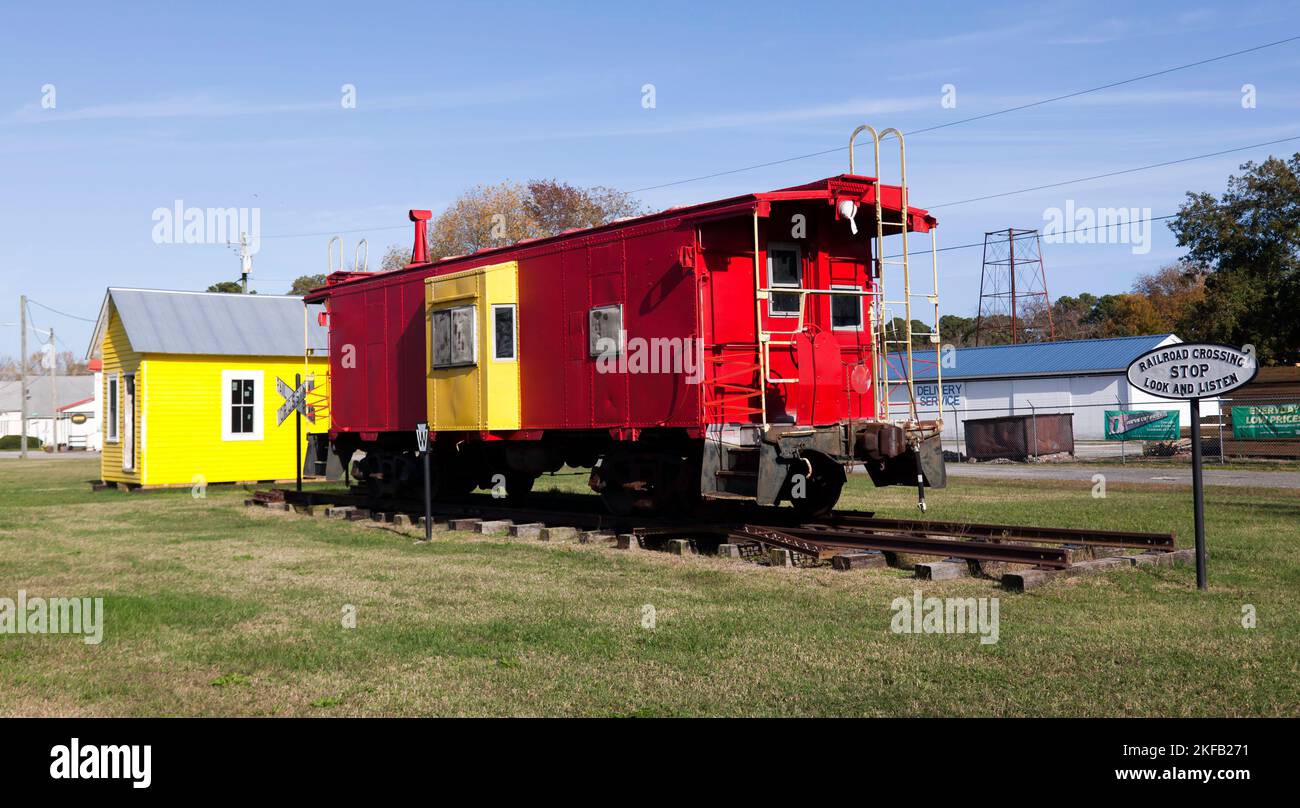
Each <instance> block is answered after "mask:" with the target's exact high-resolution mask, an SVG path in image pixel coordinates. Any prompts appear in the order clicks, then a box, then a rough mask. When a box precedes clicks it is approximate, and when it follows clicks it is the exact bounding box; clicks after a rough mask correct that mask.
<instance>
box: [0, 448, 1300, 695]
mask: <svg viewBox="0 0 1300 808" xmlns="http://www.w3.org/2000/svg"><path fill="white" fill-rule="evenodd" d="M96 472H97V468H96V467H95V466H94V465H93V463H92V462H86V461H81V460H76V461H69V460H47V459H35V460H30V461H27V462H21V461H17V460H0V597H7V598H15V599H16V598H17V593H18V590H20V589H22V590H25V591H26V592H27V595H28V596H29V597H33V596H90V597H94V596H102V597H103V598H104V599H105V613H106V614H105V621H104V638H103V642H102V643H101V644H100V645H98V646H91V645H86V644H85V643H83V642H82V640H81V639H80V638H79V637H76V636H68V635H61V636H60V635H46V636H33V635H25V636H15V635H0V715H311V716H337V715H590V716H611V715H640V716H662V715H852V716H857V715H917V716H924V715H1298V714H1300V609H1298V608H1297V604H1296V600H1295V599H1296V596H1297V594H1300V561H1297V552H1300V497H1298V496H1297V494H1296V492H1293V491H1292V492H1287V491H1280V490H1246V489H1228V488H1211V489H1208V494H1207V514H1208V524H1209V528H1208V533H1209V543H1210V548H1211V553H1212V557H1211V560H1210V584H1211V589H1210V591H1209V592H1208V593H1200V592H1197V591H1196V589H1195V585H1194V572H1193V570H1192V568H1191V566H1189V565H1184V566H1178V567H1143V568H1139V569H1130V570H1125V571H1122V572H1115V573H1109V574H1106V575H1103V576H1098V577H1089V578H1076V579H1070V580H1066V581H1061V582H1057V583H1053V584H1051V585H1049V586H1047V587H1044V588H1041V589H1036V590H1032V591H1031V592H1028V593H1024V594H1012V593H1005V592H1002V591H1001V590H999V589H998V588H997V587H996V586H995V585H994V584H993V583H992V582H990V581H986V580H961V581H952V582H923V583H918V582H915V581H913V580H912V579H911V578H910V577H909V574H908V573H904V572H902V571H899V570H870V571H856V572H850V573H839V572H834V571H831V570H829V569H779V568H766V567H758V566H754V565H750V564H746V563H744V562H738V561H723V560H718V559H712V558H703V557H692V558H679V557H674V556H669V555H667V554H660V553H627V552H620V551H618V550H614V549H610V548H606V547H598V546H593V545H577V544H547V543H541V542H529V541H521V540H513V541H511V540H506V539H489V538H482V537H474V536H470V535H467V534H442V535H441V536H440V537H439V538H437V539H436V540H435V541H434V542H433V543H432V544H429V545H425V544H416V543H415V542H414V541H413V537H412V536H407V535H402V534H399V533H396V532H394V531H391V530H388V529H384V528H380V527H367V526H365V525H363V524H361V523H344V522H338V521H334V520H329V521H326V520H322V519H313V518H311V517H306V516H296V515H285V514H274V513H270V512H267V511H263V510H261V509H246V508H244V507H243V506H242V501H243V499H244V497H245V496H246V494H245V491H244V490H243V489H237V488H224V489H222V488H218V487H213V488H211V489H209V491H208V492H207V496H206V497H205V498H201V499H196V498H194V497H192V496H191V495H190V492H189V491H188V490H181V491H170V492H154V493H143V494H140V493H137V494H125V493H119V492H116V491H110V492H101V493H92V492H91V491H90V488H89V486H88V485H86V484H85V482H84V481H86V480H89V479H91V478H92V477H95V476H97V474H96ZM583 480H584V478H583V477H582V476H575V475H570V476H563V477H559V476H557V477H555V478H551V479H543V480H541V481H539V485H538V489H539V490H541V489H547V488H550V487H552V486H555V487H561V488H565V489H569V488H578V487H581V485H582V482H583ZM1091 491H1092V486H1091V484H1086V485H1085V484H1073V483H1047V482H1044V483H1035V482H1028V481H1019V480H1017V481H1014V482H1013V481H1005V480H981V479H973V478H962V479H956V480H954V481H953V484H952V486H951V487H950V488H948V489H945V490H943V491H935V492H932V493H931V496H930V503H931V510H930V516H932V517H933V518H936V519H973V520H978V521H993V522H1022V523H1029V524H1043V525H1061V526H1076V527H1086V526H1095V527H1099V528H1132V529H1138V530H1170V529H1172V530H1174V531H1176V532H1177V534H1178V537H1179V543H1180V545H1182V546H1187V545H1188V544H1189V543H1190V537H1191V501H1190V494H1189V493H1188V492H1187V491H1186V490H1179V489H1172V490H1171V489H1169V488H1164V487H1162V488H1144V487H1137V486H1128V487H1125V486H1121V485H1114V484H1113V485H1111V486H1110V487H1109V490H1108V496H1107V497H1106V498H1105V499H1095V498H1093V496H1092V495H1091ZM914 496H915V495H914V492H912V491H910V490H906V489H884V490H875V489H871V488H869V484H864V482H863V481H862V480H860V479H855V480H854V482H853V484H852V486H851V489H849V490H847V491H846V496H845V500H844V503H843V504H844V505H845V507H855V508H864V509H873V510H876V511H877V512H879V513H881V514H882V515H891V516H906V515H912V514H914V513H915V509H914V506H913V499H914ZM917 586H919V587H920V588H921V589H922V590H923V591H924V593H925V594H926V595H927V596H930V595H937V596H940V597H956V596H963V597H964V596H973V597H993V596H996V597H1000V617H1001V626H1000V641H999V642H998V643H997V644H994V645H981V644H980V643H979V638H978V636H977V635H974V634H964V635H933V634H922V635H901V634H894V633H891V631H890V629H889V626H890V620H891V617H892V616H893V613H892V612H891V610H890V602H891V601H892V600H893V599H894V598H895V597H897V596H900V595H902V596H907V597H909V598H910V597H911V593H912V590H913V589H914V588H915V587H917ZM647 604H649V605H652V606H653V607H654V609H655V612H656V618H657V620H656V627H655V628H654V629H653V630H647V629H645V628H643V627H642V616H643V607H644V606H645V605H647ZM1246 604H1250V605H1253V606H1254V607H1255V609H1256V613H1257V615H1258V618H1257V619H1258V625H1257V627H1256V628H1253V629H1246V628H1243V627H1242V624H1241V620H1242V608H1243V606H1244V605H1246ZM348 607H351V608H354V609H355V617H356V626H355V628H345V627H344V625H343V617H344V613H345V609H346V608H348Z"/></svg>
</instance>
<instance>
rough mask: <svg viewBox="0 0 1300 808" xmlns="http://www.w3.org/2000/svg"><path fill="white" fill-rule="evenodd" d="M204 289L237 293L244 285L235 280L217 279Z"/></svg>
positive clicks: (241, 290) (242, 289)
mask: <svg viewBox="0 0 1300 808" xmlns="http://www.w3.org/2000/svg"><path fill="white" fill-rule="evenodd" d="M206 291H208V292H225V293H226V294H232V295H237V294H240V293H241V292H243V291H244V287H242V286H240V285H239V283H238V282H236V281H217V282H216V283H214V284H212V285H211V286H209V287H208V288H207V289H206Z"/></svg>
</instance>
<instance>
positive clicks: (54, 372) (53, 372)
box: [50, 326, 59, 453]
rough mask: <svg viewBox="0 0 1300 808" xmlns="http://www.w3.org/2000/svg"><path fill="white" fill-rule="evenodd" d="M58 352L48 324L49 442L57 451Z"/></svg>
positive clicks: (51, 329) (51, 328) (52, 328)
mask: <svg viewBox="0 0 1300 808" xmlns="http://www.w3.org/2000/svg"><path fill="white" fill-rule="evenodd" d="M58 392H59V353H58V351H56V350H55V348H54V326H50V443H51V444H52V445H53V447H54V448H53V449H51V451H53V452H55V453H58V451H59V397H58Z"/></svg>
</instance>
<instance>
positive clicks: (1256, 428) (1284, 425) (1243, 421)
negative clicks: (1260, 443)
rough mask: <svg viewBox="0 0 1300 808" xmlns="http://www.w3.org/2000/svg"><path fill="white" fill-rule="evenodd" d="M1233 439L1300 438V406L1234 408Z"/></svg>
mask: <svg viewBox="0 0 1300 808" xmlns="http://www.w3.org/2000/svg"><path fill="white" fill-rule="evenodd" d="M1232 437H1234V438H1236V439H1238V440H1277V439H1279V438H1300V404H1256V405H1253V406H1249V407H1233V408H1232Z"/></svg>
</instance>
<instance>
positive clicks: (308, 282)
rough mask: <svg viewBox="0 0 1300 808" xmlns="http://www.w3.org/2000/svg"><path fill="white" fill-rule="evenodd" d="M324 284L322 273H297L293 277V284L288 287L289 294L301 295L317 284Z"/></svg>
mask: <svg viewBox="0 0 1300 808" xmlns="http://www.w3.org/2000/svg"><path fill="white" fill-rule="evenodd" d="M324 285H325V276H324V275H299V276H298V277H296V278H294V279H293V285H292V286H290V287H289V294H291V295H298V296H302V295H305V294H307V293H308V292H310V291H311V290H312V289H315V288H316V287H317V286H324Z"/></svg>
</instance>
